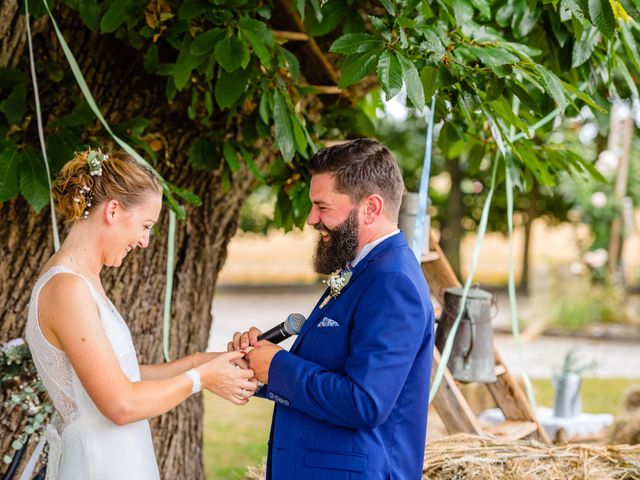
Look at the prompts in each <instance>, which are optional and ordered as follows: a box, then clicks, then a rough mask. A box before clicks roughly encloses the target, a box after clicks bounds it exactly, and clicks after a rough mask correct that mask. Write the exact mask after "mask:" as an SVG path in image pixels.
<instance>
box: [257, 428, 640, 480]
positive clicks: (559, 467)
mask: <svg viewBox="0 0 640 480" xmlns="http://www.w3.org/2000/svg"><path fill="white" fill-rule="evenodd" d="M264 478H265V476H264V466H262V467H261V468H260V467H253V468H250V469H249V470H248V471H247V473H246V476H245V480H264ZM423 479H425V480H427V479H429V480H432V479H437V480H489V479H490V480H639V479H640V446H636V447H634V446H629V445H611V446H603V447H594V446H588V445H560V446H559V445H545V444H542V443H538V442H529V441H518V442H514V441H508V440H500V439H497V438H495V437H479V436H475V435H466V434H458V435H453V436H450V437H446V438H443V439H440V440H434V441H430V442H429V443H428V445H427V450H426V452H425V456H424V473H423Z"/></svg>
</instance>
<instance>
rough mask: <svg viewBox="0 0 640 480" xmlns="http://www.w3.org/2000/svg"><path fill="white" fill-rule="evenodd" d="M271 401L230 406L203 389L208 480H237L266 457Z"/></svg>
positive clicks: (205, 466)
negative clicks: (249, 467)
mask: <svg viewBox="0 0 640 480" xmlns="http://www.w3.org/2000/svg"><path fill="white" fill-rule="evenodd" d="M272 411H273V402H270V401H267V400H264V399H262V398H254V399H252V400H251V401H250V402H249V403H248V404H246V405H244V406H241V407H240V406H237V405H233V404H232V403H229V402H227V401H226V400H223V399H221V398H220V397H218V396H216V395H214V394H212V393H210V392H207V391H205V392H204V468H205V472H206V476H207V479H208V480H238V479H242V478H244V472H245V470H246V469H247V467H248V466H250V465H257V464H260V463H261V462H262V461H263V459H265V458H266V456H267V440H268V439H269V428H270V427H271V412H272Z"/></svg>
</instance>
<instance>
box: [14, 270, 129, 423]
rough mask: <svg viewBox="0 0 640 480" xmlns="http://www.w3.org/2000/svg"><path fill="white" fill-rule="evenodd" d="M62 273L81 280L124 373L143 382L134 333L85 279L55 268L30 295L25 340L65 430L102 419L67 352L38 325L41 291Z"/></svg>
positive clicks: (39, 280)
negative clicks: (81, 420)
mask: <svg viewBox="0 0 640 480" xmlns="http://www.w3.org/2000/svg"><path fill="white" fill-rule="evenodd" d="M59 273H70V274H73V275H77V276H79V277H80V278H82V279H83V280H84V281H85V283H86V284H87V286H88V287H89V290H90V292H91V296H92V297H93V299H94V300H95V302H96V305H97V306H98V311H99V313H100V320H101V322H102V326H103V327H104V331H105V334H106V335H107V337H108V338H109V342H110V343H111V347H112V348H113V351H114V352H115V354H116V357H117V358H118V362H119V363H120V367H121V368H122V371H123V372H124V373H125V375H127V377H128V378H129V380H131V381H139V380H140V368H139V365H138V360H137V358H136V353H135V349H134V346H133V342H132V340H131V333H130V331H129V328H128V327H127V325H126V324H125V322H124V320H123V318H122V316H121V315H120V314H119V313H118V311H117V310H116V308H115V307H114V306H113V304H112V303H111V302H109V301H107V300H106V299H104V297H103V296H102V295H100V293H99V292H98V291H97V290H96V288H95V287H94V286H93V285H92V284H91V282H89V281H88V280H87V279H86V278H85V277H84V276H82V275H80V274H79V273H77V272H74V271H73V270H71V269H69V268H67V267H65V266H62V265H56V266H53V267H51V268H50V269H49V270H47V272H45V273H44V274H43V275H42V276H41V277H40V278H39V279H38V281H37V282H36V284H35V286H34V287H33V291H32V292H31V300H30V302H29V313H28V318H27V327H26V337H27V342H28V343H29V348H30V349H31V354H32V356H33V361H34V363H35V366H36V368H37V370H38V374H39V375H40V378H41V379H42V383H43V384H44V386H45V388H46V389H47V392H48V393H49V396H50V397H51V400H52V401H53V404H54V406H55V408H56V410H57V411H58V413H59V414H60V416H61V417H62V421H63V426H66V425H69V424H70V423H71V422H73V421H74V420H76V419H77V418H78V417H79V416H80V415H96V414H97V415H101V414H100V412H99V411H98V409H97V407H96V406H95V404H94V403H93V401H92V400H91V398H90V397H89V395H88V394H87V392H86V390H85V389H84V387H83V386H82V383H80V380H79V378H78V376H77V375H76V373H75V370H74V369H73V366H72V365H71V362H70V361H69V359H68V358H67V355H66V353H65V352H64V351H62V350H60V349H59V348H56V347H55V346H54V345H52V344H51V343H49V342H48V341H47V339H46V338H45V337H44V335H43V333H42V330H41V329H40V323H39V322H38V298H39V296H40V291H41V290H42V287H43V286H44V285H45V284H46V283H47V282H48V281H49V280H50V279H51V278H52V277H53V276H54V275H57V274H59Z"/></svg>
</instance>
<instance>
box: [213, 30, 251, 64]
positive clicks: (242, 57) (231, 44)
mask: <svg viewBox="0 0 640 480" xmlns="http://www.w3.org/2000/svg"><path fill="white" fill-rule="evenodd" d="M215 56H216V60H217V61H218V63H219V64H220V65H222V68H224V69H225V70H226V71H227V72H233V71H235V70H237V69H238V68H240V66H241V65H243V64H244V65H246V64H248V63H249V59H250V54H249V48H248V47H247V45H246V44H245V43H244V42H243V41H242V40H240V39H239V38H238V37H235V36H227V37H225V38H224V39H222V40H220V41H219V42H218V43H217V44H216V48H215Z"/></svg>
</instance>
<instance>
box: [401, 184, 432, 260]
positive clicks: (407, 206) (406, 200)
mask: <svg viewBox="0 0 640 480" xmlns="http://www.w3.org/2000/svg"><path fill="white" fill-rule="evenodd" d="M417 216H418V194H417V193H415V192H405V193H404V194H403V195H402V204H401V205H400V216H399V218H398V228H399V229H400V230H402V231H403V232H404V236H405V237H407V243H408V244H409V248H411V247H413V234H414V231H415V227H416V218H417ZM430 225H431V217H429V215H426V216H425V219H424V236H423V237H422V256H423V257H424V256H426V255H428V254H429V227H430Z"/></svg>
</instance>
